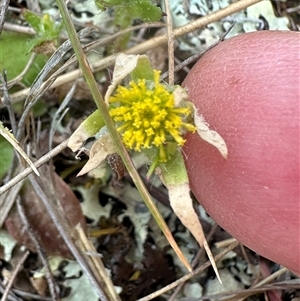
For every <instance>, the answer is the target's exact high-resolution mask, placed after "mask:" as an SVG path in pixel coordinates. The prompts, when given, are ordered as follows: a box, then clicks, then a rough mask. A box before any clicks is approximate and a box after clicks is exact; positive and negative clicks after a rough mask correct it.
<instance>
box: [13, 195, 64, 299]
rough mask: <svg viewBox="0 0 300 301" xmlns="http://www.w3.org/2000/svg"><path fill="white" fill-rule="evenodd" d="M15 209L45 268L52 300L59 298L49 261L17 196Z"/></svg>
mask: <svg viewBox="0 0 300 301" xmlns="http://www.w3.org/2000/svg"><path fill="white" fill-rule="evenodd" d="M17 209H18V213H19V216H20V218H21V220H22V222H23V225H24V226H25V230H26V232H27V233H28V235H29V236H30V239H31V240H32V242H33V244H34V245H35V248H36V251H37V253H38V254H39V257H40V259H41V261H42V263H43V265H44V267H45V269H46V279H47V282H48V287H49V290H50V294H51V297H52V299H53V300H54V301H56V300H59V298H58V294H57V290H56V288H55V283H54V279H53V275H52V272H51V269H50V266H49V262H48V260H47V255H46V254H45V252H44V250H43V249H42V247H41V245H40V243H39V241H38V239H37V237H36V235H35V233H34V231H33V229H32V227H31V226H30V223H29V221H28V218H27V216H26V214H25V210H24V208H23V206H22V205H21V201H20V197H18V198H17Z"/></svg>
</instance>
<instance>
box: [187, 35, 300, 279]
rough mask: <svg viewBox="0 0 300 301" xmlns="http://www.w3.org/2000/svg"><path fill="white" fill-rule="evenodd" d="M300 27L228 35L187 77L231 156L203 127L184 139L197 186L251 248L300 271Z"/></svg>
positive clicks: (197, 191)
mask: <svg viewBox="0 0 300 301" xmlns="http://www.w3.org/2000/svg"><path fill="white" fill-rule="evenodd" d="M299 45H300V35H299V33H295V32H280V31H262V32H255V33H249V34H243V35H240V36H238V37H235V38H232V39H229V40H227V41H225V42H222V43H221V44H219V45H218V46H216V47H215V48H214V49H212V50H211V51H209V52H208V53H207V54H205V55H204V57H203V58H201V59H200V61H199V62H198V63H197V64H196V65H195V66H194V67H193V69H192V70H191V72H190V73H189V74H188V76H187V78H186V79H185V81H184V86H185V87H186V88H187V89H188V92H189V96H190V100H191V101H193V102H194V104H195V105H196V107H197V109H198V111H199V113H201V114H202V115H203V116H204V118H205V120H206V121H207V122H208V123H209V125H210V127H211V128H212V129H214V130H216V131H218V132H219V133H220V134H221V135H222V137H223V138H224V139H225V141H226V143H227V146H228V151H229V155H228V159H227V160H225V159H223V158H222V157H221V155H220V154H219V152H218V151H217V150H216V149H215V148H214V147H213V146H211V145H209V144H208V143H207V142H204V141H202V140H201V139H200V138H199V137H198V136H197V135H196V134H189V135H188V136H187V143H186V146H185V147H184V152H185V154H186V158H187V159H186V164H187V169H188V172H189V177H190V182H191V188H192V191H193V192H194V194H195V195H196V197H197V198H198V200H199V202H200V203H201V204H202V205H203V206H204V208H205V209H206V210H207V212H208V213H209V214H210V215H211V216H212V217H213V218H214V219H215V221H216V222H217V223H218V224H219V225H220V226H221V227H223V228H224V229H225V230H226V231H228V232H229V233H231V234H232V235H233V236H234V237H235V238H237V239H238V240H239V241H241V242H242V243H243V244H245V245H246V246H247V247H249V248H250V249H252V250H254V251H256V252H257V253H259V254H261V255H262V256H265V257H267V258H269V259H271V260H273V261H275V262H278V263H280V264H282V265H284V266H286V267H287V268H289V269H290V270H292V271H293V272H295V273H296V274H298V275H299V274H300V260H299V259H300V210H299V207H300V203H299V86H300V84H299V66H300V46H299Z"/></svg>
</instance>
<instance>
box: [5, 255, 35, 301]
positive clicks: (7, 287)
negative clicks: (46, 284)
mask: <svg viewBox="0 0 300 301" xmlns="http://www.w3.org/2000/svg"><path fill="white" fill-rule="evenodd" d="M29 253H30V252H29V251H26V252H25V253H24V255H23V256H22V258H21V259H20V260H19V262H18V264H17V265H16V268H15V269H14V271H13V272H12V274H11V277H10V279H9V282H8V283H7V285H6V287H5V291H4V292H3V295H2V298H1V301H5V300H6V298H7V296H8V294H9V291H10V289H11V287H12V285H13V283H14V280H15V278H16V277H17V275H18V273H19V271H20V269H21V268H22V265H23V263H24V262H25V260H26V258H27V257H28V255H29Z"/></svg>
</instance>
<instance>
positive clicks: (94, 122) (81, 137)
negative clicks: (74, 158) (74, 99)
mask: <svg viewBox="0 0 300 301" xmlns="http://www.w3.org/2000/svg"><path fill="white" fill-rule="evenodd" d="M104 125H105V122H104V120H103V118H102V115H101V113H100V112H99V110H96V111H95V112H93V113H92V114H91V115H90V116H88V118H87V119H85V120H84V121H83V122H82V123H81V124H80V126H79V127H78V128H77V129H76V131H75V132H74V133H73V134H72V136H71V137H70V139H69V142H68V147H69V148H70V149H71V150H72V151H73V152H75V151H77V150H78V149H79V148H80V147H81V146H82V144H83V142H84V141H86V140H87V139H88V138H89V137H92V136H93V135H95V134H96V133H97V132H99V130H100V129H101V128H102V127H103V126H104Z"/></svg>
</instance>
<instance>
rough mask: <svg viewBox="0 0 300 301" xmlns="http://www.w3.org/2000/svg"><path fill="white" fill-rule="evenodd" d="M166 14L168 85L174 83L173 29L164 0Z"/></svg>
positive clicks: (167, 6) (169, 10) (167, 3)
mask: <svg viewBox="0 0 300 301" xmlns="http://www.w3.org/2000/svg"><path fill="white" fill-rule="evenodd" d="M164 3H165V10H166V14H167V35H168V64H169V68H168V70H169V85H170V86H173V85H174V31H173V21H172V14H171V9H170V3H169V0H164Z"/></svg>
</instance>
